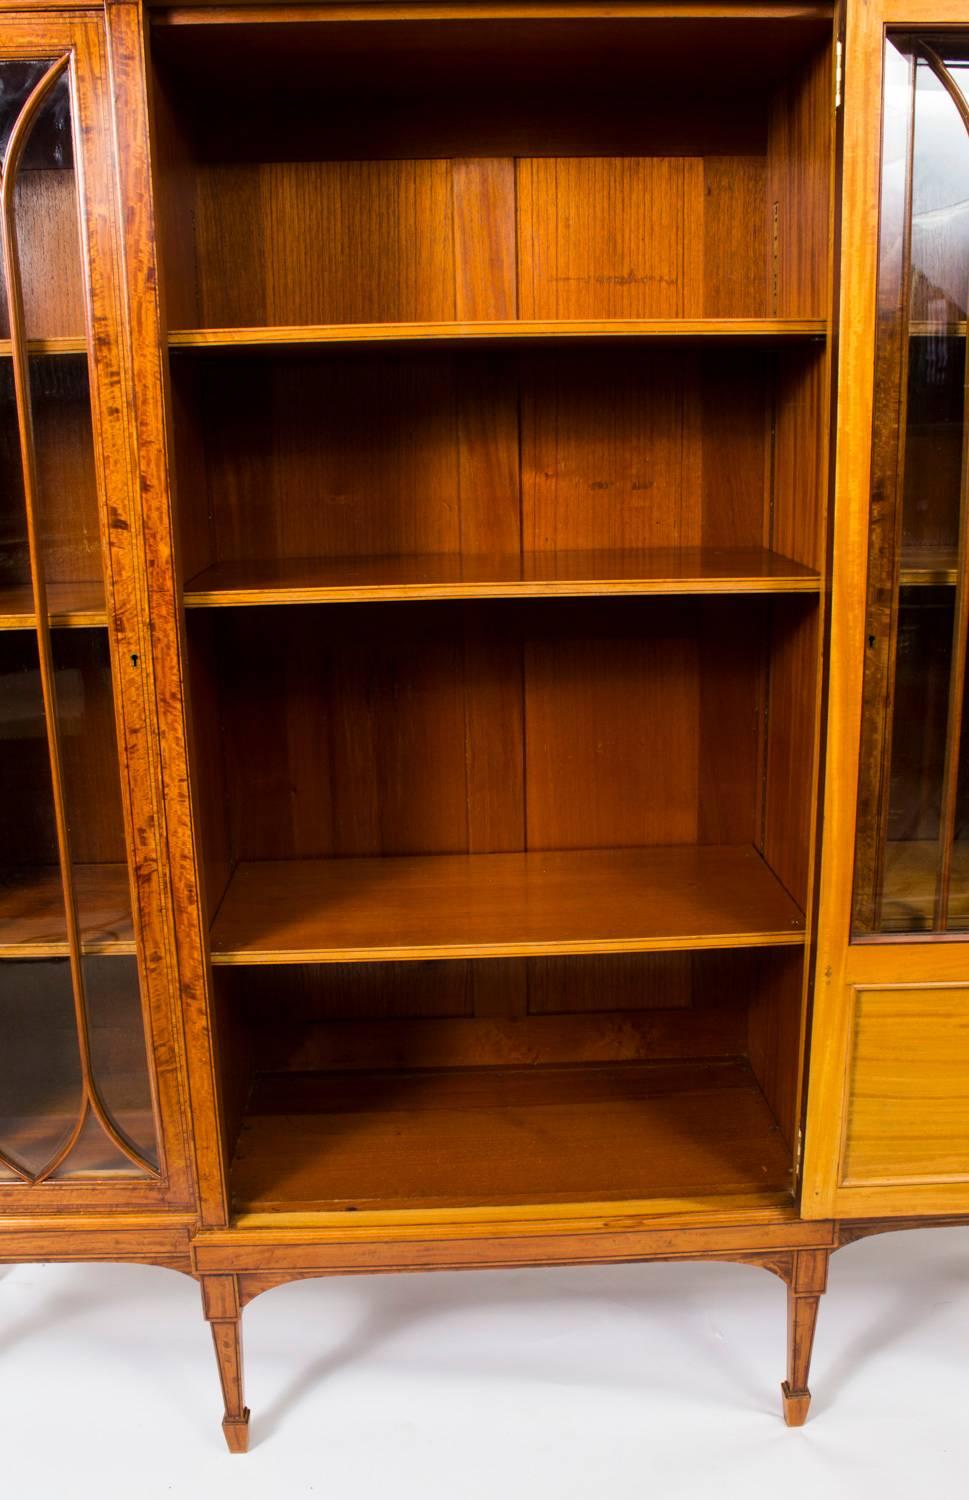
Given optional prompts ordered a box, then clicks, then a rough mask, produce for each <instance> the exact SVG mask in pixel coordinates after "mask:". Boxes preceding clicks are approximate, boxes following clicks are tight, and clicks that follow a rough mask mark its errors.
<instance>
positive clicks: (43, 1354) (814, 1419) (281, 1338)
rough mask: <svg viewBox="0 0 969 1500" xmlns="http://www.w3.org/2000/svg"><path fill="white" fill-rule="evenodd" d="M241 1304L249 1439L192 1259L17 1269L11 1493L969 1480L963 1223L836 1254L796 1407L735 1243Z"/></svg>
mask: <svg viewBox="0 0 969 1500" xmlns="http://www.w3.org/2000/svg"><path fill="white" fill-rule="evenodd" d="M245 1329H246V1343H247V1372H248V1392H247V1395H248V1400H249V1404H250V1406H251V1408H252V1411H253V1418H252V1451H251V1452H250V1453H249V1455H248V1456H247V1457H239V1458H232V1457H230V1456H229V1455H228V1454H227V1453H225V1452H224V1451H223V1446H222V1434H221V1431H220V1427H219V1420H220V1417H221V1410H220V1404H219V1398H218V1382H217V1378H216V1372H215V1364H214V1359H213V1356H212V1352H211V1346H210V1343H209V1336H208V1330H207V1328H206V1327H205V1325H204V1323H203V1321H202V1317H201V1313H200V1310H199V1296H198V1291H197V1289H196V1287H195V1285H194V1283H193V1282H191V1281H190V1280H188V1278H186V1277H182V1276H179V1275H176V1274H174V1273H172V1272H168V1271H162V1270H157V1269H151V1268H147V1267H137V1266H18V1267H15V1268H12V1269H9V1270H7V1271H5V1272H4V1271H3V1270H2V1269H0V1431H2V1433H3V1437H2V1440H0V1441H2V1453H0V1486H2V1493H3V1495H4V1497H6V1500H47V1497H51V1500H53V1497H55V1496H56V1497H57V1500H83V1497H85V1496H88V1495H90V1496H92V1497H93V1496H95V1495H97V1496H98V1497H99V1500H114V1497H118V1500H121V1497H124V1500H155V1497H161V1496H165V1497H168V1496H181V1495H184V1496H193V1497H200V1500H201V1497H210V1496H222V1495H226V1496H228V1495H232V1496H234V1497H239V1500H248V1497H255V1496H259V1497H260V1500H264V1497H272V1500H288V1497H289V1496H298V1495H326V1496H330V1497H333V1500H338V1497H339V1500H344V1497H347V1500H350V1497H352V1500H370V1497H377V1496H381V1497H384V1496H387V1495H389V1494H393V1496H394V1500H410V1497H414V1500H418V1497H419V1500H479V1497H480V1500H485V1497H487V1500H571V1497H582V1500H586V1497H589V1500H627V1497H629V1500H632V1497H635V1500H644V1497H649V1500H682V1497H692V1496H697V1497H700V1496H702V1497H704V1500H708V1497H709V1500H712V1497H716V1500H729V1497H730V1496H733V1495H737V1496H739V1495H741V1494H742V1495H743V1496H744V1497H745V1500H759V1497H761V1496H763V1497H767V1496H770V1497H772V1500H777V1497H778V1496H779V1495H781V1494H783V1497H784V1500H800V1497H802V1496H803V1497H808V1496H810V1497H811V1500H817V1496H818V1494H819V1493H822V1494H826V1495H829V1496H835V1497H837V1496H841V1495H844V1496H846V1497H851V1500H874V1497H878V1500H892V1497H895V1496H898V1497H902V1496H904V1497H906V1500H911V1497H912V1496H913V1495H914V1496H916V1497H920V1496H929V1495H931V1496H932V1497H933V1500H948V1497H949V1496H952V1497H959V1500H963V1497H965V1496H966V1494H967V1493H969V1491H967V1478H966V1475H967V1470H969V1419H967V1412H969V1399H967V1398H969V1230H965V1229H949V1230H935V1231H931V1230H927V1231H919V1232H907V1233H904V1234H892V1235H882V1236H878V1237H876V1238H873V1239H870V1240H867V1241H863V1242H861V1243H860V1244H857V1245H854V1246H851V1247H849V1248H847V1249H845V1250H842V1251H840V1252H839V1253H838V1254H837V1255H836V1256H835V1257H834V1259H833V1260H832V1263H831V1277H830V1287H829V1291H828V1294H827V1296H826V1297H825V1299H824V1301H823V1303H822V1307H821V1319H820V1324H819V1329H818V1337H817V1344H816V1347H815V1356H814V1368H813V1373H812V1380H811V1385H812V1388H813V1390H814V1403H813V1410H812V1413H811V1417H810V1419H809V1421H808V1425H807V1426H806V1427H804V1428H803V1429H801V1430H799V1431H788V1430H787V1429H786V1428H785V1427H784V1425H783V1423H782V1421H781V1417H780V1396H779V1391H778V1385H779V1382H780V1380H781V1378H782V1377H783V1373H784V1370H783V1364H784V1288H783V1286H782V1284H781V1283H780V1282H779V1281H777V1280H776V1279H775V1278H774V1277H772V1276H770V1275H768V1274H767V1273H766V1272H763V1271H757V1270H752V1269H750V1268H748V1267H745V1266H727V1265H709V1264H707V1265H702V1264H701V1265H675V1266H669V1265H654V1266H619V1267H610V1268H592V1269H566V1270H552V1271H521V1272H516V1271H489V1272H476V1273H469V1272H465V1273H460V1272H457V1273H446V1274H436V1275H435V1274H431V1275H423V1276H399V1277H389V1276H379V1277H359V1278H347V1279H342V1280H332V1281H308V1282H302V1283H297V1284H293V1285H290V1286H286V1287H283V1288H281V1289H279V1290H277V1291H274V1292H270V1293H268V1294H267V1295H265V1296H263V1297H261V1298H259V1299H257V1301H255V1302H254V1303H253V1304H252V1305H251V1307H250V1308H248V1309H247V1312H246V1315H245ZM781 1486H783V1489H782V1488H781ZM819 1487H822V1488H820V1489H819Z"/></svg>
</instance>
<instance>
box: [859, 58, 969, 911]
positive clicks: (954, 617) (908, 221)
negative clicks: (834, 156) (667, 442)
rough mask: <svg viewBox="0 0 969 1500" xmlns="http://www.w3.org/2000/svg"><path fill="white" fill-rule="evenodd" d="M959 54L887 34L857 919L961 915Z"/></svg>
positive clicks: (964, 819) (968, 250)
mask: <svg viewBox="0 0 969 1500" xmlns="http://www.w3.org/2000/svg"><path fill="white" fill-rule="evenodd" d="M967 59H969V33H963V34H962V35H961V36H953V35H952V34H949V35H946V36H931V35H924V36H911V35H908V34H906V35H904V36H903V35H892V36H891V37H890V38H889V40H888V41H887V43H886V52H885V99H884V119H883V142H882V153H883V154H882V202H881V223H880V231H879V232H880V242H879V281H878V321H877V335H876V337H877V345H876V359H875V378H876V388H875V425H874V431H873V434H872V501H871V540H870V552H869V578H868V605H867V620H866V647H867V654H866V667H865V695H864V712H863V722H862V753H861V783H860V787H859V825H858V842H857V850H856V865H855V893H854V930H855V933H856V935H864V934H872V933H879V932H933V931H944V930H948V929H951V928H959V927H965V926H967V925H969V861H967V859H966V854H969V843H967V842H965V841H966V840H969V785H967V781H969V767H967V768H966V774H963V766H962V762H963V760H964V759H969V745H967V744H966V740H967V736H966V735H965V734H964V732H963V723H964V718H965V711H966V704H965V697H966V694H965V676H966V674H965V666H966V656H967V652H966V636H967V628H969V578H967V575H966V566H965V559H966V555H967V540H969V529H967V506H966V487H967V467H966V436H967V429H966V411H967V397H966V375H967V371H966V313H967V308H969V104H967V102H966V96H965V92H964V90H965V85H966V83H967V81H969V68H967Z"/></svg>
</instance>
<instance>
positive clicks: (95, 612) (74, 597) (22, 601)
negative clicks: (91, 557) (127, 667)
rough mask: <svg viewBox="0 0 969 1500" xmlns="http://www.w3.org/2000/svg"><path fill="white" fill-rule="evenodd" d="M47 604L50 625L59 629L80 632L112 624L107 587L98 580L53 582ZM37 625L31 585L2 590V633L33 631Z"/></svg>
mask: <svg viewBox="0 0 969 1500" xmlns="http://www.w3.org/2000/svg"><path fill="white" fill-rule="evenodd" d="M47 603H48V606H49V609H50V623H51V625H52V626H55V627H60V628H65V629H70V628H73V629H80V628H86V627H88V626H97V625H107V623H108V617H107V614H106V612H105V608H104V586H103V584H102V583H101V582H100V581H98V580H94V579H91V580H89V581H84V582H81V583H49V584H48V585H47ZM36 624H37V620H36V617H35V615H34V596H33V593H32V592H31V588H30V585H29V584H27V583H23V584H12V585H8V586H7V587H5V588H0V630H33V629H34V628H35V626H36Z"/></svg>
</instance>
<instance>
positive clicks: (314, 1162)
mask: <svg viewBox="0 0 969 1500" xmlns="http://www.w3.org/2000/svg"><path fill="white" fill-rule="evenodd" d="M189 33H191V35H190V36H189V35H188V34H189ZM152 48H153V52H152V56H153V63H154V67H153V75H152V80H151V81H152V95H153V109H154V121H155V127H156V159H155V178H156V193H157V203H156V208H157V212H158V217H159V234H160V244H161V259H162V264H161V270H162V290H163V306H164V310H165V318H166V321H167V330H168V340H169V344H170V348H171V354H170V394H171V452H170V458H171V465H172V471H173V477H174V490H175V497H176V521H177V528H178V537H179V562H178V566H179V572H180V578H181V584H182V592H183V602H184V606H185V651H186V668H187V674H188V694H189V702H190V720H191V731H192V743H193V759H194V788H195V813H196V825H197V839H198V848H199V851H200V857H201V864H202V870H201V874H202V880H203V885H204V897H205V906H206V911H207V920H208V924H209V940H210V950H211V962H212V969H211V983H212V998H213V1013H214V1020H215V1030H216V1042H217V1048H218V1057H219V1077H220V1095H221V1100H222V1108H223V1111H224V1121H223V1124H224V1130H223V1135H224V1139H225V1142H226V1150H227V1169H228V1171H229V1173H230V1178H231V1182H232V1194H233V1204H234V1210H235V1212H236V1213H238V1214H250V1215H252V1214H256V1215H258V1214H266V1215H269V1216H270V1218H271V1219H273V1220H276V1221H278V1219H279V1216H280V1215H283V1214H285V1213H287V1212H290V1213H320V1212H328V1211H333V1212H346V1211H349V1210H351V1209H365V1208H370V1209H390V1210H398V1209H402V1208H416V1209H419V1208H422V1207H427V1208H441V1209H449V1208H459V1207H471V1206H475V1205H485V1204H490V1205H496V1206H500V1205H502V1204H515V1203H518V1204H522V1203H529V1202H533V1203H548V1204H554V1203H565V1202H571V1201H580V1200H582V1201H598V1200H600V1199H601V1200H604V1201H605V1200H612V1201H618V1200H637V1201H640V1200H646V1201H651V1202H655V1203H657V1204H659V1203H660V1202H665V1203H667V1204H669V1203H674V1202H675V1203H677V1204H680V1205H687V1206H689V1205H692V1206H694V1207H697V1208H698V1209H704V1208H706V1207H710V1209H711V1210H715V1209H716V1207H717V1205H718V1204H719V1205H720V1207H721V1208H722V1206H723V1204H724V1202H725V1201H727V1200H729V1201H730V1202H732V1203H734V1204H736V1205H738V1206H740V1207H747V1206H753V1207H756V1208H761V1207H770V1206H771V1205H779V1204H785V1203H786V1204H790V1202H791V1199H792V1192H793V1171H794V1153H795V1142H796V1138H797V1132H798V1124H799V1111H800V1078H801V1067H802V1033H803V992H804V955H805V942H806V936H807V931H808V921H807V917H806V915H805V914H806V912H807V911H808V910H809V905H810V902H809V880H810V867H811V848H812V838H813V799H814V778H815V758H816V735H817V708H818V681H819V624H820V620H819V614H820V610H819V601H820V598H821V588H822V575H823V571H824V513H825V486H826V479H827V455H826V429H827V383H828V359H827V342H826V334H827V317H828V256H829V243H828V199H829V194H830V175H829V167H830V144H831V143H830V139H829V127H828V121H829V119H830V110H829V108H828V90H829V89H830V86H831V71H830V70H831V21H830V17H825V16H823V15H820V16H819V15H818V14H812V15H811V16H808V17H804V16H802V17H793V16H787V17H774V18H767V17H764V16H762V15H757V14H756V13H753V12H748V13H747V14H746V15H745V16H741V15H738V16H737V17H734V18H729V19H728V18H724V19H723V20H720V21H712V22H705V23H704V27H703V28H702V29H699V28H695V27H693V26H691V24H690V23H689V22H687V21H684V20H660V19H654V20H649V21H645V20H637V21H634V20H631V19H625V20H622V21H619V20H615V19H605V18H599V19H595V20H593V19H586V20H582V21H578V20H575V21H554V22H550V21H543V22H542V23H541V25H540V27H538V26H536V25H535V24H534V23H528V22H525V21H510V20H509V21H498V20H487V21H485V20H482V21H454V22H441V23H440V24H438V25H435V26H434V27H424V26H420V25H417V24H413V23H407V22H403V21H389V20H381V21H377V20H368V21H328V22H319V23H313V22H298V23H297V22H293V23H276V22H273V23H271V24H268V23H261V24H258V25H257V24H246V23H245V22H244V21H233V22H232V24H227V23H224V22H223V23H217V22H214V21H213V22H208V21H204V20H200V21H198V22H197V23H196V24H193V25H191V26H185V27H180V26H179V25H177V24H166V23H165V22H164V20H160V21H159V22H158V23H156V25H155V26H154V28H153V32H152ZM496 70H500V74H501V79H502V87H501V89H500V90H496V89H495V87H494V78H495V75H496ZM280 80H285V82H284V83H283V82H280ZM203 82H204V87H202V84H203ZM240 97H244V98H245V100H246V108H245V110H243V111H240V110H239V108H238V101H239V99H240ZM822 102H823V107H822Z"/></svg>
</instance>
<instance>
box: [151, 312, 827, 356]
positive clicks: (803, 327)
mask: <svg viewBox="0 0 969 1500" xmlns="http://www.w3.org/2000/svg"><path fill="white" fill-rule="evenodd" d="M826 332H827V325H826V323H825V321H824V319H823V318H639V319H635V318H626V319H623V318H597V319H588V318H587V319H581V318H573V319H570V320H562V321H560V320H558V319H547V320H545V321H541V320H537V319H536V320H527V319H524V318H522V319H517V320H515V321H507V320H506V321H504V322H499V321H493V322H473V323H472V322H463V323H459V322H434V321H428V322H423V323H406V322H405V323H399V322H392V321H389V322H385V323H330V324H303V325H279V326H261V325H259V326H252V327H247V328H179V329H173V330H172V331H171V332H170V333H169V335H168V343H169V347H170V348H172V349H219V348H221V349H227V348H235V347H241V348H248V347H252V348H259V347H261V346H264V345H265V346H269V347H271V346H274V345H277V344H282V345H287V344H292V345H297V344H332V343H336V344H372V343H387V344H407V343H413V342H418V343H420V342H455V343H465V342H468V341H475V340H478V339H482V340H484V339H487V340H488V341H489V342H490V343H494V342H496V341H498V342H512V343H514V342H517V341H518V340H526V339H527V340H530V341H535V342H541V341H543V340H553V341H556V342H557V341H560V340H567V339H587V340H592V339H644V340H650V339H663V340H666V339H683V340H707V339H717V340H721V339H740V340H744V341H749V342H766V343H773V342H775V341H778V340H780V341H785V340H794V339H822V338H824V336H825V334H826Z"/></svg>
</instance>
